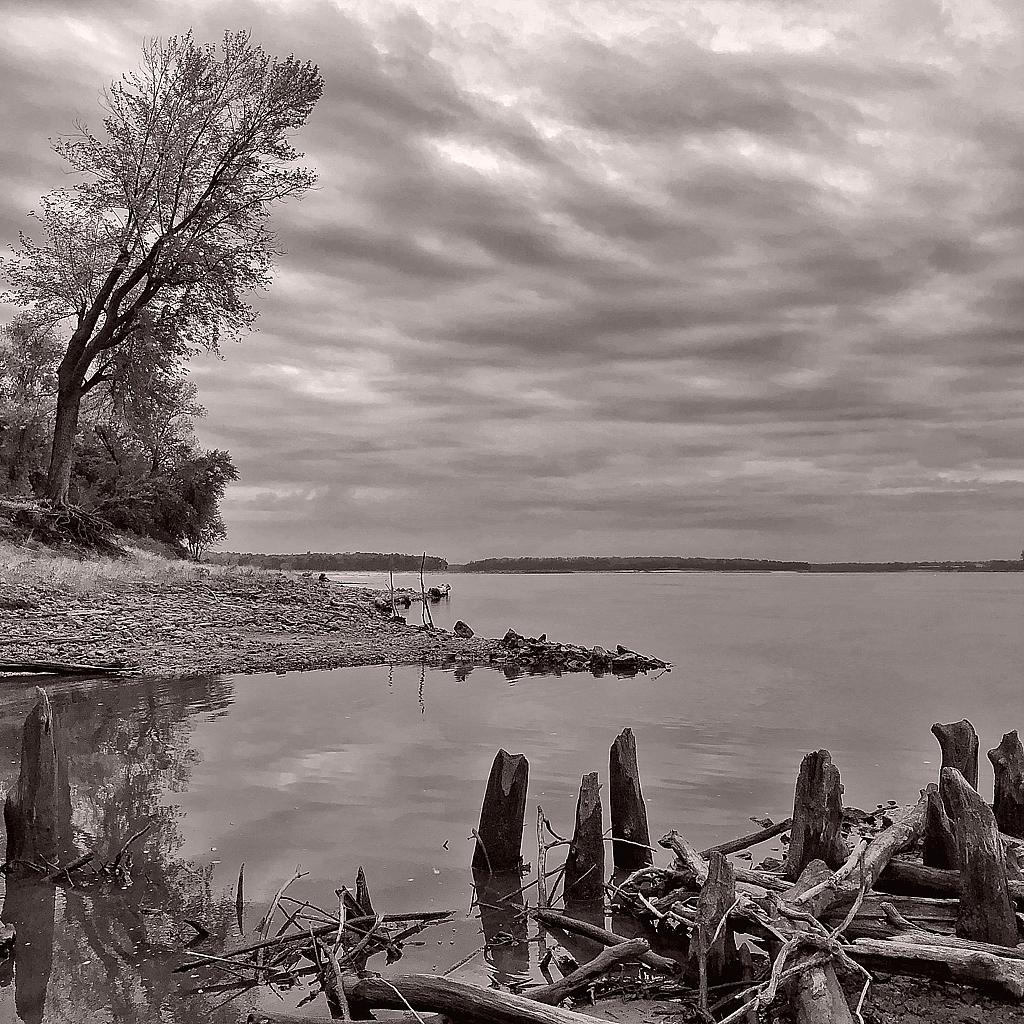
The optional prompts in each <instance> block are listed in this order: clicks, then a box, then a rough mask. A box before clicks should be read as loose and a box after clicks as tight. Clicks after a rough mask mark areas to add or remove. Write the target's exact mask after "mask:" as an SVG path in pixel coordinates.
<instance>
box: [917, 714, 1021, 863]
mask: <svg viewBox="0 0 1024 1024" xmlns="http://www.w3.org/2000/svg"><path fill="white" fill-rule="evenodd" d="M988 759H989V760H990V761H991V762H992V769H993V771H994V772H995V775H996V785H995V802H994V803H993V806H992V810H993V811H994V812H995V816H996V823H997V824H998V825H999V831H1000V832H1005V833H1006V834H1007V835H1008V836H1015V837H1016V838H1017V839H1024V747H1022V746H1021V742H1020V738H1019V737H1018V736H1017V730H1016V729H1014V730H1013V732H1008V733H1006V734H1005V735H1004V736H1003V738H1002V741H1001V742H1000V744H999V746H998V747H993V748H992V749H991V750H990V751H989V752H988ZM925 863H927V861H925Z"/></svg>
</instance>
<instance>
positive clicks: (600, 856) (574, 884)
mask: <svg viewBox="0 0 1024 1024" xmlns="http://www.w3.org/2000/svg"><path fill="white" fill-rule="evenodd" d="M603 899H604V824H603V821H602V815H601V786H600V784H599V783H598V781H597V772H591V773H590V774H589V775H584V776H583V782H582V783H581V785H580V796H579V800H578V801H577V802H576V829H575V831H574V832H573V834H572V843H571V844H570V845H569V854H568V856H567V857H566V858H565V901H566V903H585V902H588V901H591V900H603Z"/></svg>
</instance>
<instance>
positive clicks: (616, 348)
mask: <svg viewBox="0 0 1024 1024" xmlns="http://www.w3.org/2000/svg"><path fill="white" fill-rule="evenodd" d="M9 20H10V28H9V30H8V31H7V32H6V33H5V37H4V39H2V40H0V104H2V114H3V117H4V120H5V125H6V126H7V130H6V131H5V138H4V143H3V146H2V147H0V182H2V186H3V187H2V188H0V229H2V232H3V237H4V239H5V240H9V241H12V242H13V241H15V240H16V234H17V230H18V229H19V228H22V227H24V226H26V225H27V223H28V222H27V221H26V220H25V218H24V213H25V212H26V211H27V209H29V208H30V207H31V204H32V203H33V202H34V201H35V199H36V197H38V196H39V195H40V194H42V193H44V192H46V191H47V190H48V189H50V188H53V187H58V186H61V185H64V184H66V183H67V178H66V177H65V176H64V175H63V173H62V170H61V167H60V164H59V161H58V160H57V158H56V157H55V156H54V155H53V154H52V153H51V152H50V151H49V149H48V148H47V143H46V138H47V137H48V136H53V135H56V134H58V133H60V132H62V131H67V130H69V129H70V127H71V125H72V122H73V121H74V119H75V118H76V117H77V118H81V119H83V120H85V121H87V122H89V123H90V124H93V125H95V124H96V123H97V122H98V120H99V114H100V112H99V109H98V107H97V104H96V99H97V97H98V95H99V91H100V89H101V88H102V86H103V85H104V84H105V83H106V82H108V81H109V80H110V79H111V78H113V77H115V76H116V75H117V74H118V73H120V72H121V71H122V70H125V69H127V68H128V67H129V66H131V64H132V63H134V61H135V60H136V58H137V54H138V53H139V49H140V46H141V42H142V39H143V37H144V36H147V35H154V34H169V33H173V32H180V31H183V30H185V29H186V28H188V27H189V26H193V27H194V29H195V32H196V34H197V35H198V36H199V37H201V38H204V39H206V38H211V39H212V38H216V37H217V36H218V35H219V34H220V33H221V32H223V31H224V30H225V29H229V28H235V27H240V26H246V27H250V28H251V29H252V32H253V37H254V39H255V40H257V41H259V42H260V43H262V44H263V45H265V46H266V47H267V49H269V50H270V51H271V52H276V53H282V54H283V53H287V52H294V53H296V54H297V55H298V56H299V57H300V58H303V59H306V58H308V59H312V60H315V61H317V62H318V63H319V65H320V67H321V70H322V72H323V75H324V79H325V86H326V87H325V93H324V96H323V99H322V100H321V102H320V103H319V105H318V106H317V108H316V110H315V111H314V113H313V115H312V117H311V118H310V121H309V124H308V126H307V127H306V128H305V129H304V130H303V132H302V133H300V137H299V138H298V139H297V144H298V145H299V146H300V148H301V149H303V150H304V151H305V153H306V157H305V160H306V161H307V162H308V163H310V164H311V165H313V166H315V167H316V168H317V169H318V171H319V174H320V180H319V183H318V187H317V189H316V190H315V191H314V192H312V193H310V194H309V195H308V196H307V197H306V198H305V199H304V200H303V201H302V202H300V203H290V204H287V205H285V206H283V207H281V208H280V209H279V210H278V211H277V212H276V213H275V215H274V227H275V229H276V230H277V231H278V233H279V238H280V242H281V246H282V248H283V250H284V252H285V255H284V256H283V257H282V259H281V260H280V262H279V268H278V272H277V275H276V281H275V284H274V287H273V288H272V289H271V290H270V291H269V292H267V293H266V294H263V295H260V296H259V297H258V298H257V300H256V301H257V304H258V306H259V308H260V310H261V316H260V321H259V326H260V330H259V332H258V333H256V334H254V335H251V336H249V337H247V338H245V339H243V341H242V343H241V344H239V345H237V346H232V347H230V348H229V349H228V350H227V351H226V352H225V353H224V358H223V360H220V361H215V360H206V359H200V360H197V361H196V363H195V368H196V371H197V377H196V380H197V382H198V384H199V387H200V399H201V401H202V402H203V404H204V405H205V406H206V408H207V409H208V410H209V415H208V417H207V418H206V419H205V420H204V421H203V422H202V424H201V427H200V429H201V433H202V437H203V440H204V442H205V443H207V444H209V445H217V446H219V447H227V448H228V449H229V450H231V452H232V453H233V455H234V457H235V459H236V461H237V463H238V465H239V468H240V470H241V480H240V482H239V484H238V485H237V486H236V487H235V488H233V489H232V490H231V491H230V492H229V497H228V501H227V503H226V506H225V512H226V518H227V522H228V526H229V530H230V537H229V545H230V546H231V547H234V548H243V549H260V548H262V549H267V548H276V549H280V550H286V549H290V548H293V549H296V550H306V549H308V548H311V547H312V548H319V549H331V548H337V549H343V550H344V549H351V550H355V549H373V548H379V549H383V550H392V549H394V548H396V547H398V546H403V545H404V546H407V547H409V549H410V550H414V549H415V550H422V548H423V547H424V546H427V547H429V548H430V549H432V550H435V551H437V552H438V553H440V554H444V555H446V556H448V557H450V558H452V559H461V558H468V557H475V556H483V555H486V554H489V553H494V551H495V546H497V547H499V548H500V549H501V550H502V551H504V552H506V553H514V552H516V551H519V552H522V553H554V554H570V553H576V552H586V551H588V550H589V551H590V552H592V553H602V552H609V553H645V552H651V551H664V552H670V553H708V554H712V553H714V554H746V555H763V556H766V557H767V556H778V557H808V558H815V557H817V558H848V557H855V558H856V557H861V558H879V559H884V558H898V557H943V556H946V555H948V556H951V557H952V556H953V555H962V554H965V553H969V554H976V555H977V556H978V557H982V556H985V555H988V556H997V555H1004V554H1006V553H1007V552H1008V551H1009V552H1011V554H1016V552H1017V551H1018V550H1019V547H1020V538H1019V523H1016V522H1014V520H1013V517H1012V514H1011V509H1012V507H1013V504H1014V502H1017V507H1018V508H1019V504H1020V501H1021V500H1022V499H1024V481H1022V480H1021V479H1020V476H1019V466H1020V458H1021V448H1020V443H1019V437H1020V430H1021V427H1022V426H1024V424H1022V422H1021V421H1022V419H1024V413H1022V411H1021V409H1022V398H1024V372H1022V366H1021V364H1022V361H1021V342H1022V335H1021V326H1020V325H1021V323H1022V320H1024V298H1022V296H1024V288H1022V283H1024V281H1022V278H1024V248H1022V232H1024V199H1022V198H1021V197H1022V196H1024V158H1022V156H1021V153H1022V152H1024V150H1022V148H1021V145H1020V143H1021V129H1020V126H1019V103H1020V95H1021V86H1020V81H1019V67H1018V64H1019V48H1020V45H1021V44H1022V42H1024V38H1022V37H1024V18H1022V16H1021V14H1020V12H1019V10H1018V9H1017V8H1016V6H1015V5H1013V4H1011V3H1009V2H1006V3H981V4H970V5H968V4H966V3H962V2H946V3H939V2H938V0H908V3H906V4H900V5H897V6H889V7H885V6H884V5H883V7H881V8H880V7H879V6H878V5H877V4H873V3H869V2H867V0H863V2H857V3H853V4H849V5H845V6H844V7H843V8H842V9H841V10H840V9H838V8H836V7H835V5H831V4H825V3H821V2H811V3H801V4H791V3H786V4H776V3H757V2H742V3H740V2H728V0H726V2H723V3H713V4H712V3H700V4H695V5H689V6H688V7H685V8H680V7H679V6H678V5H676V4H669V3H667V2H666V3H661V2H657V0H648V2H644V3H638V4H636V5H630V7H629V9H628V10H626V9H623V8H622V6H621V5H618V4H608V3H601V2H597V0H594V2H588V3H587V4H585V5H583V4H579V3H575V2H567V3H558V4H555V3H553V2H540V0H537V2H531V3H527V2H526V0H524V5H523V6H521V7H520V8H518V20H517V21H516V22H515V23H513V22H512V21H511V20H510V19H509V17H508V16H507V14H506V13H504V12H503V9H502V8H501V7H500V5H493V6H491V5H488V4H485V3H481V4H480V5H474V7H473V10H472V16H470V12H469V11H468V10H467V9H465V7H464V6H460V5H452V4H449V3H446V2H444V0H417V2H416V3H415V4H414V5H413V6H411V7H403V8H399V7H398V6H391V5H389V4H379V3H373V4H370V3H364V2H359V0H340V2H338V3H336V4H334V3H326V2H302V0H297V2H284V0H228V2H220V0H212V2H209V3H198V2H196V3H186V2H178V3H167V4H159V5H158V4H156V3H154V2H140V3H136V4H133V5H131V6H130V7H124V6H123V5H113V4H109V3H95V4H89V5H76V8H75V11H74V14H73V15H69V14H68V13H67V12H66V11H65V10H64V9H63V8H62V7H61V5H55V4H50V3H43V2H38V3H32V4H26V5H21V6H20V7H19V11H18V12H17V15H16V16H14V17H12V18H11V19H9ZM909 524H913V525H912V528H911V526H910V525H909Z"/></svg>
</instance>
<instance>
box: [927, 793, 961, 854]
mask: <svg viewBox="0 0 1024 1024" xmlns="http://www.w3.org/2000/svg"><path fill="white" fill-rule="evenodd" d="M925 798H926V799H927V801H928V808H927V810H926V811H925V819H924V855H923V860H924V863H925V865H926V866H927V867H930V868H958V867H959V866H960V854H959V850H958V847H957V842H956V831H955V830H954V828H953V823H952V822H951V821H950V820H949V816H948V815H947V814H946V808H945V807H944V806H943V803H942V797H941V796H940V795H939V791H938V789H937V788H936V787H935V786H934V785H929V787H928V790H927V791H926V793H925Z"/></svg>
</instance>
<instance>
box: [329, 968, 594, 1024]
mask: <svg viewBox="0 0 1024 1024" xmlns="http://www.w3.org/2000/svg"><path fill="white" fill-rule="evenodd" d="M345 995H346V996H347V997H348V1001H349V1003H350V1005H352V1007H353V1008H354V1009H355V1008H356V1007H358V1008H359V1009H360V1010H361V1011H366V1010H372V1009H380V1010H405V1009H408V1008H409V1007H410V1006H411V1007H412V1008H413V1009H414V1010H429V1011H431V1012H434V1013H443V1014H445V1015H446V1016H450V1017H454V1018H459V1019H462V1020H466V1021H494V1022H496V1024H593V1018H592V1017H586V1016H584V1015H583V1014H581V1013H574V1012H573V1011H572V1010H563V1009H562V1008H561V1007H558V1006H548V1005H547V1004H546V1003H540V1002H537V1001H536V1000H535V999H527V998H526V997H524V996H516V995H512V994H511V993H510V992H498V991H495V990H494V989H489V988H478V987H476V986H475V985H464V984H461V983H460V982H457V981H450V980H448V979H447V978H437V977H434V976H432V975H427V974H406V975H398V976H397V977H392V978H388V979H387V980H385V979H384V978H357V977H355V976H353V975H346V977H345Z"/></svg>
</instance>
